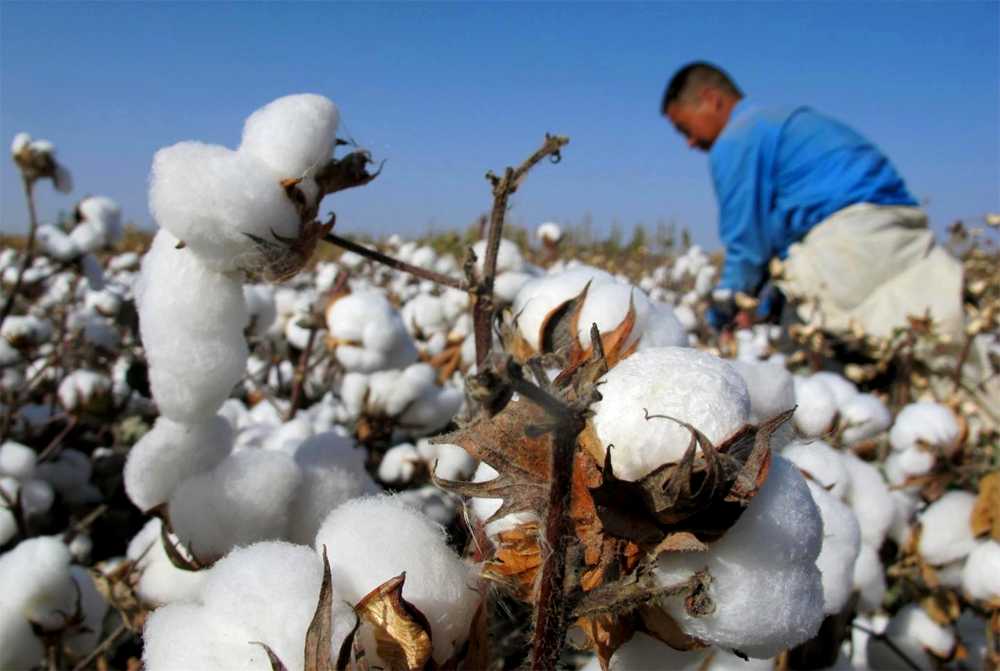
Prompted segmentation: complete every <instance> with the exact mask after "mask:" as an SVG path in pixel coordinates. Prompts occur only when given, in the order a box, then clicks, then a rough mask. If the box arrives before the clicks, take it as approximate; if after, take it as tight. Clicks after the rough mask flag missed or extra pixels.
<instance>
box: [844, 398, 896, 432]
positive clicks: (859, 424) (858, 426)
mask: <svg viewBox="0 0 1000 671" xmlns="http://www.w3.org/2000/svg"><path fill="white" fill-rule="evenodd" d="M840 425H841V427H843V430H844V431H843V434H842V438H843V441H844V444H846V445H854V444H855V443H860V442H861V441H862V440H868V439H869V438H874V437H875V436H877V435H878V434H880V433H882V432H883V431H885V430H886V429H888V428H889V427H890V426H891V425H892V414H891V413H890V412H889V408H887V407H886V406H885V403H883V402H882V400H881V399H880V398H878V397H877V396H872V395H871V394H858V395H857V396H855V397H853V398H851V399H850V400H849V401H847V402H846V403H845V404H844V405H842V406H841V407H840Z"/></svg>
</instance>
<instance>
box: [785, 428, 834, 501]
mask: <svg viewBox="0 0 1000 671" xmlns="http://www.w3.org/2000/svg"><path fill="white" fill-rule="evenodd" d="M781 456H783V457H784V458H785V459H788V460H789V461H791V462H792V463H793V464H795V465H796V466H798V467H799V469H800V470H801V471H803V472H804V473H805V474H806V475H807V476H808V477H810V478H812V479H813V481H815V482H817V483H818V484H819V485H821V486H822V487H823V489H824V490H826V491H829V492H830V493H831V494H833V495H834V496H835V497H836V498H838V499H842V498H844V497H845V496H846V494H847V491H848V489H849V488H850V486H851V479H850V476H849V474H848V472H847V466H845V465H844V459H843V455H842V454H841V453H840V452H837V451H836V450H835V449H833V448H832V447H830V446H829V445H828V444H827V443H825V442H823V441H822V440H808V441H795V442H793V443H790V444H789V445H788V446H787V447H785V449H784V450H782V451H781Z"/></svg>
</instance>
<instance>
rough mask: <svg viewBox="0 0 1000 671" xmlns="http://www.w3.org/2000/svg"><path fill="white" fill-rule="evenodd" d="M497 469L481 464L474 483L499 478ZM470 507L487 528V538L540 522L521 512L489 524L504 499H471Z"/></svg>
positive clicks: (485, 529)
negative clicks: (530, 523) (523, 525)
mask: <svg viewBox="0 0 1000 671" xmlns="http://www.w3.org/2000/svg"><path fill="white" fill-rule="evenodd" d="M497 475H499V473H497V471H496V469H494V468H493V467H492V466H490V465H489V464H487V463H486V462H485V461H481V462H479V466H478V467H477V468H476V472H475V473H474V474H473V476H472V481H473V482H488V481H490V480H492V479H494V478H495V477H497ZM469 505H470V506H471V507H472V512H473V514H474V515H475V516H476V519H478V520H479V521H480V522H483V523H484V524H485V525H486V526H485V527H484V531H485V532H486V535H487V536H498V535H499V534H502V533H503V532H505V531H510V530H511V529H513V528H515V527H518V526H520V525H522V524H527V523H529V522H536V521H538V516H537V515H536V514H534V513H530V512H520V513H511V514H510V515H504V516H503V517H499V518H497V519H495V520H493V521H492V522H487V521H486V520H488V519H490V517H492V516H493V515H495V514H496V512H497V511H498V510H500V506H501V505H503V499H485V498H471V499H469Z"/></svg>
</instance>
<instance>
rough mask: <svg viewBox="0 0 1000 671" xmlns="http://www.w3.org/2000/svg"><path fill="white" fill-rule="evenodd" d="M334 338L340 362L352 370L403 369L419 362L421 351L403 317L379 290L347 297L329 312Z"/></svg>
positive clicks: (329, 323) (327, 315)
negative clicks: (418, 356)
mask: <svg viewBox="0 0 1000 671" xmlns="http://www.w3.org/2000/svg"><path fill="white" fill-rule="evenodd" d="M326 323H327V328H328V329H329V332H330V336H331V337H332V338H333V339H334V340H335V341H337V342H338V343H339V344H338V345H337V348H336V355H337V361H339V362H340V364H341V365H342V366H344V368H345V369H346V370H348V371H359V372H366V373H369V372H373V371H377V370H387V369H390V368H402V367H404V366H407V365H409V364H411V363H413V362H414V361H416V360H417V348H416V346H415V345H414V344H413V339H412V338H411V337H410V335H409V334H408V333H407V332H406V327H405V325H404V324H403V320H402V317H401V316H400V315H399V312H398V311H397V310H396V309H395V308H393V307H392V305H391V304H390V303H389V301H388V299H387V298H386V297H385V296H384V295H383V294H381V293H379V292H377V291H360V292H356V293H352V294H350V295H348V296H345V297H343V298H341V299H339V300H337V301H336V302H335V303H333V304H332V305H331V306H330V307H328V308H327V311H326Z"/></svg>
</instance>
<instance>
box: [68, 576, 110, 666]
mask: <svg viewBox="0 0 1000 671" xmlns="http://www.w3.org/2000/svg"><path fill="white" fill-rule="evenodd" d="M70 578H71V580H72V581H73V582H74V583H75V584H76V587H77V588H78V589H79V591H80V592H79V593H80V614H81V615H82V616H83V622H82V623H81V624H82V626H81V628H80V630H79V631H77V632H76V633H74V634H73V635H72V636H70V637H68V639H67V640H66V646H67V647H68V648H69V649H70V651H72V652H73V653H74V654H76V655H85V654H87V653H89V652H90V651H92V650H93V649H94V648H95V647H96V646H97V644H98V642H100V640H101V637H102V632H101V629H102V626H101V625H102V623H103V621H104V615H105V613H107V612H108V602H107V601H105V600H104V597H102V596H101V593H100V592H98V591H97V586H96V585H95V584H94V579H93V578H92V577H91V576H90V574H89V573H88V572H87V569H85V568H83V567H82V566H71V567H70Z"/></svg>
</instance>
